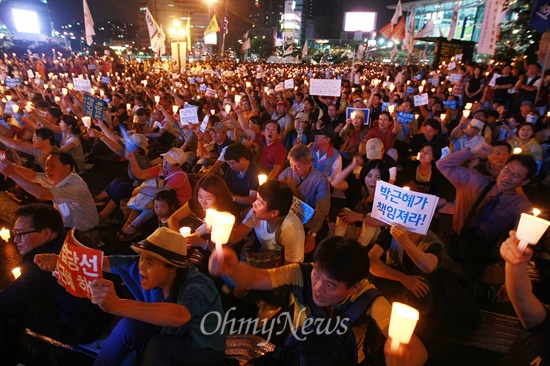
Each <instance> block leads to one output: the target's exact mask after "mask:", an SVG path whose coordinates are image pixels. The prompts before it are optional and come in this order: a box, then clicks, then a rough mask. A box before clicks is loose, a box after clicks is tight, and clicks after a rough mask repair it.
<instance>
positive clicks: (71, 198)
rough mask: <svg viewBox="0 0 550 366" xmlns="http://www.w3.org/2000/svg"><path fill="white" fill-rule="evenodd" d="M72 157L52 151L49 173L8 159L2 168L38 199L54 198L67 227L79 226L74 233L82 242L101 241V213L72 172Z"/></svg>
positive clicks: (8, 175) (77, 176)
mask: <svg viewBox="0 0 550 366" xmlns="http://www.w3.org/2000/svg"><path fill="white" fill-rule="evenodd" d="M73 166H74V163H73V158H72V157H71V155H70V154H69V153H67V152H63V151H58V150H53V151H52V152H51V153H50V155H48V157H47V158H46V172H45V173H36V172H34V171H32V170H30V169H26V168H23V167H20V166H16V165H14V164H12V163H10V162H9V161H7V160H2V161H1V162H0V171H1V172H2V173H3V174H4V175H6V176H7V177H9V178H11V179H13V180H14V181H15V182H16V183H17V184H19V185H20V186H21V188H23V189H24V190H25V191H27V192H29V193H30V194H32V195H33V196H35V197H36V198H37V199H39V200H51V201H53V203H54V206H55V208H57V209H58V210H59V212H60V213H61V216H62V217H63V224H64V225H65V227H66V228H73V227H74V228H76V231H75V236H76V238H77V239H78V240H79V241H80V242H81V243H83V244H85V245H89V246H97V245H98V244H99V231H98V230H97V229H96V226H97V225H98V224H99V215H98V213H97V209H96V207H95V203H94V199H93V198H92V194H91V193H90V190H89V188H88V185H87V184H86V182H84V180H83V179H82V178H81V177H80V176H79V175H77V174H75V173H72V171H73Z"/></svg>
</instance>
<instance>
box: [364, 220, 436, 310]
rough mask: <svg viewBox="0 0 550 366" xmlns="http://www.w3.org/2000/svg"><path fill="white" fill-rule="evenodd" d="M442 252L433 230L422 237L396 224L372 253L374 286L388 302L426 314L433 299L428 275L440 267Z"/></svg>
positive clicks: (382, 234) (382, 237)
mask: <svg viewBox="0 0 550 366" xmlns="http://www.w3.org/2000/svg"><path fill="white" fill-rule="evenodd" d="M442 252H443V244H442V243H441V241H440V240H439V239H438V238H437V236H435V234H434V233H432V232H431V231H428V234H427V235H420V234H416V233H412V232H408V231H407V229H405V228H404V227H403V226H401V225H399V224H394V225H392V227H391V229H390V230H383V231H382V232H381V233H380V235H379V236H378V239H377V241H376V244H374V245H373V247H372V248H371V250H370V251H369V259H370V263H371V267H370V272H371V273H372V274H373V275H374V276H376V277H375V278H374V279H373V283H374V284H375V285H376V287H377V288H378V289H379V290H380V291H382V292H383V293H384V295H385V296H386V297H387V298H388V300H390V301H392V302H393V301H399V302H402V303H405V304H409V305H411V306H412V307H414V308H416V309H417V310H418V311H420V312H426V311H428V310H429V307H430V305H431V303H432V300H433V293H432V289H431V287H432V286H431V285H430V282H429V277H430V276H429V275H430V274H431V273H432V272H434V271H435V270H436V268H438V267H439V265H440V264H441V256H442Z"/></svg>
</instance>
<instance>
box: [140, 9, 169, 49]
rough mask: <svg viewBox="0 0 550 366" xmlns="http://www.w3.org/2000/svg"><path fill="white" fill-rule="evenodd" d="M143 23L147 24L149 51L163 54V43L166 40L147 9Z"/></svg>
mask: <svg viewBox="0 0 550 366" xmlns="http://www.w3.org/2000/svg"><path fill="white" fill-rule="evenodd" d="M145 22H146V23H147V29H148V30H149V38H150V40H151V49H152V50H153V52H155V53H159V54H161V55H162V54H164V53H165V48H164V41H165V39H166V36H165V35H164V32H163V31H162V28H160V27H159V26H158V24H157V22H156V21H155V19H153V16H152V15H151V12H150V11H149V8H145Z"/></svg>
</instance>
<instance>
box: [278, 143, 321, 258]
mask: <svg viewBox="0 0 550 366" xmlns="http://www.w3.org/2000/svg"><path fill="white" fill-rule="evenodd" d="M288 160H289V162H290V167H289V168H286V169H285V170H284V171H283V172H282V173H281V175H279V180H280V181H283V182H285V183H286V184H288V186H289V187H290V188H291V189H292V190H293V192H294V195H295V196H296V197H298V198H299V199H301V200H302V201H304V202H305V203H307V204H308V205H310V206H311V207H312V208H313V209H314V210H315V212H314V214H313V217H311V219H310V220H309V221H308V222H307V223H306V224H305V225H304V226H305V228H306V230H307V235H306V241H305V253H306V254H307V253H310V252H312V251H313V249H314V248H315V243H316V240H322V239H323V238H324V236H325V235H326V231H327V230H328V226H327V225H326V223H325V220H326V218H327V215H328V213H329V209H330V190H329V182H328V180H327V178H326V177H325V176H324V175H323V173H321V172H320V171H319V170H317V169H315V168H314V167H313V166H312V163H313V158H312V155H311V151H310V150H309V149H308V148H307V146H304V145H296V146H294V147H293V148H292V149H291V150H290V152H289V153H288ZM318 233H319V235H317V234H318ZM317 237H318V239H316V238H317Z"/></svg>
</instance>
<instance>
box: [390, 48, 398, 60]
mask: <svg viewBox="0 0 550 366" xmlns="http://www.w3.org/2000/svg"><path fill="white" fill-rule="evenodd" d="M395 55H397V46H393V49H392V50H391V52H390V59H392V60H393V58H394V57H395Z"/></svg>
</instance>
